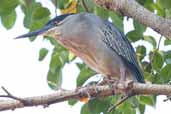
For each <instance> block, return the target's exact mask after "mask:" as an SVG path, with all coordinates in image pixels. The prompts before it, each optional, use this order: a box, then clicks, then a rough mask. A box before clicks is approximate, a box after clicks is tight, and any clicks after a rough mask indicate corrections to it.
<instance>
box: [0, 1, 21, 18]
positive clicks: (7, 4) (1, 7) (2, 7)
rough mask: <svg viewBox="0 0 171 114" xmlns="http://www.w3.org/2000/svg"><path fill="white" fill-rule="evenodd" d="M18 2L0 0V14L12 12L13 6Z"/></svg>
mask: <svg viewBox="0 0 171 114" xmlns="http://www.w3.org/2000/svg"><path fill="white" fill-rule="evenodd" d="M18 4H19V0H1V2H0V15H1V16H3V15H8V14H10V13H11V12H14V10H15V8H16V7H17V5H18Z"/></svg>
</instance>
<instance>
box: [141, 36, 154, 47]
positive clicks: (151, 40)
mask: <svg viewBox="0 0 171 114" xmlns="http://www.w3.org/2000/svg"><path fill="white" fill-rule="evenodd" d="M144 40H145V41H147V42H149V43H150V44H151V45H152V46H153V47H154V48H156V47H157V42H156V40H155V39H154V37H152V36H144Z"/></svg>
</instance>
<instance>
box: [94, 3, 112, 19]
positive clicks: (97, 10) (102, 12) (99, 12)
mask: <svg viewBox="0 0 171 114" xmlns="http://www.w3.org/2000/svg"><path fill="white" fill-rule="evenodd" d="M95 14H96V15H98V16H100V17H101V18H103V19H105V20H107V19H108V17H109V14H108V11H107V10H106V9H104V8H102V7H99V6H96V7H95Z"/></svg>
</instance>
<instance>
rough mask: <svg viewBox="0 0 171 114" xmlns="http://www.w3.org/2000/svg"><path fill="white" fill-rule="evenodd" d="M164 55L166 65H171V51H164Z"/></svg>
mask: <svg viewBox="0 0 171 114" xmlns="http://www.w3.org/2000/svg"><path fill="white" fill-rule="evenodd" d="M163 53H164V61H165V62H166V64H171V51H170V50H169V51H163Z"/></svg>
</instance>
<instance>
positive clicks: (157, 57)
mask: <svg viewBox="0 0 171 114" xmlns="http://www.w3.org/2000/svg"><path fill="white" fill-rule="evenodd" d="M150 55H151V57H152V58H151V59H152V67H153V68H154V69H155V70H157V71H160V70H161V67H162V66H163V62H164V57H163V54H162V52H161V51H154V52H153V54H150Z"/></svg>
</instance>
